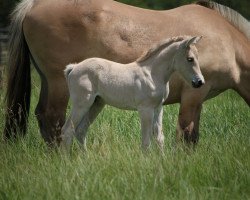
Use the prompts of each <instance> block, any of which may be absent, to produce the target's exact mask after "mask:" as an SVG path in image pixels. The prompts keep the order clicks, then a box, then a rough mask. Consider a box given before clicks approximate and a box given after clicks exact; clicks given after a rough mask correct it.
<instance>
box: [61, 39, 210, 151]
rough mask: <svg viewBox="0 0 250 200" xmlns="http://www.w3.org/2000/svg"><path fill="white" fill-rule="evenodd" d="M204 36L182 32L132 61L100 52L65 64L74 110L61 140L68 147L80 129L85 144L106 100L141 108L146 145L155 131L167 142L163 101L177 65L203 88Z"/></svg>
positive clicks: (161, 142)
mask: <svg viewBox="0 0 250 200" xmlns="http://www.w3.org/2000/svg"><path fill="white" fill-rule="evenodd" d="M200 39H201V37H190V36H179V37H174V38H171V39H167V40H164V41H162V42H161V43H159V44H157V45H156V46H154V47H152V48H151V49H149V50H148V51H147V52H146V53H145V54H144V55H143V56H141V57H140V58H139V59H137V60H136V61H135V62H133V63H129V64H120V63H116V62H112V61H109V60H105V59H101V58H90V59H86V60H84V61H82V62H80V63H78V64H70V65H68V66H67V67H66V69H65V76H66V79H67V83H68V87H69V92H70V98H71V101H72V110H71V114H70V116H69V118H68V119H67V121H66V122H65V124H64V126H63V128H62V145H63V147H64V148H67V149H69V147H70V146H71V143H72V138H73V135H74V134H75V136H76V138H77V139H78V141H79V142H80V143H82V144H84V142H85V137H86V133H87V129H88V127H89V125H90V124H91V123H92V122H93V121H94V119H95V118H96V116H97V114H98V113H99V112H100V111H101V109H102V108H103V107H104V105H105V104H109V105H111V106H115V107H117V108H120V109H126V110H137V111H138V112H139V116H140V120H141V134H142V148H143V149H147V148H148V147H149V145H150V138H151V136H152V135H153V134H154V135H155V136H156V139H157V142H158V144H159V145H160V147H161V148H162V147H163V143H164V135H163V133H162V115H163V108H162V104H163V102H164V101H165V100H166V98H167V97H168V94H169V83H168V82H169V78H170V76H171V74H172V73H173V72H174V71H177V72H179V74H180V75H181V76H182V77H183V78H184V79H185V80H186V81H187V82H188V83H190V85H192V86H193V87H194V88H198V87H200V86H202V85H203V84H204V82H205V81H204V78H203V76H202V74H201V71H200V67H199V63H198V52H197V49H196V47H195V46H194V45H192V44H196V43H197V42H198V41H199V40H200Z"/></svg>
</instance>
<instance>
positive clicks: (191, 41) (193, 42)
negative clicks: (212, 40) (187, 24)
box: [185, 36, 202, 47]
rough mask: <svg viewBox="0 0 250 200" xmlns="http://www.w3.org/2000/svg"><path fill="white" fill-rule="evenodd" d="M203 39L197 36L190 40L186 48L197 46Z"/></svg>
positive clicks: (186, 43)
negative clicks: (192, 45)
mask: <svg viewBox="0 0 250 200" xmlns="http://www.w3.org/2000/svg"><path fill="white" fill-rule="evenodd" d="M201 38H202V36H195V37H192V38H190V39H188V40H187V41H186V42H185V46H186V47H189V46H190V45H191V44H197V43H198V42H199V41H200V39H201Z"/></svg>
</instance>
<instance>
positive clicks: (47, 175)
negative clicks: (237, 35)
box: [0, 78, 250, 200]
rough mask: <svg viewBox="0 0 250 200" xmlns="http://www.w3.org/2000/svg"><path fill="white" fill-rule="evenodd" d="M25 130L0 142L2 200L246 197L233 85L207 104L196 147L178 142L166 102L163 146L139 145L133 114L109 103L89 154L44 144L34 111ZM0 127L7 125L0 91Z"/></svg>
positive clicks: (244, 147) (249, 134)
mask: <svg viewBox="0 0 250 200" xmlns="http://www.w3.org/2000/svg"><path fill="white" fill-rule="evenodd" d="M38 95H39V83H38V81H37V78H35V79H33V95H32V111H31V116H30V121H29V128H28V133H27V136H26V137H24V138H20V139H19V140H18V141H17V142H15V143H1V144H0V158H1V161H0V199H11V200H12V199H22V200H23V199H65V200H66V199H108V200H110V199H129V200H130V199H143V200H145V199H170V200H171V199H220V200H221V199H250V124H249V120H250V109H249V107H248V106H247V105H246V104H245V102H243V100H242V99H241V98H240V97H239V96H238V95H236V94H235V93H234V92H232V91H228V92H225V93H224V94H223V95H220V96H218V97H216V98H214V99H212V100H210V101H207V102H206V103H205V104H204V107H203V111H202V116H201V125H200V132H201V137H200V141H199V144H198V146H197V148H196V150H195V151H192V152H186V151H184V150H182V149H179V148H176V146H175V126H176V123H177V121H176V120H177V114H178V107H179V105H172V106H166V107H165V108H164V132H165V137H166V140H165V143H166V144H165V148H164V154H161V153H160V152H159V151H158V149H157V147H156V146H155V145H153V146H152V148H151V149H150V151H149V152H148V153H147V154H144V153H142V152H141V149H140V124H139V119H138V115H137V113H136V112H128V111H121V110H117V109H114V108H111V107H106V108H105V109H104V111H103V112H102V113H101V114H100V116H98V119H97V120H96V121H95V123H94V124H93V125H92V126H91V127H90V130H89V134H88V138H87V147H88V151H87V152H82V151H81V149H80V148H79V147H78V145H77V144H76V143H75V144H74V146H73V149H72V152H71V154H70V156H63V155H61V154H60V153H58V152H56V151H51V150H49V149H48V148H47V147H46V145H45V144H44V142H43V140H42V138H41V136H40V133H39V128H38V125H37V121H36V119H35V116H34V114H33V111H34V109H35V106H36V103H37V98H38ZM1 102H2V103H1V106H0V109H1V113H2V115H1V116H0V128H1V130H3V126H4V116H3V113H4V103H3V95H2V93H1Z"/></svg>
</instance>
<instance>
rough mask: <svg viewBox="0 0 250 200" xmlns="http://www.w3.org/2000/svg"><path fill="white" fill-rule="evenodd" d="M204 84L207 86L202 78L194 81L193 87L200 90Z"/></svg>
mask: <svg viewBox="0 0 250 200" xmlns="http://www.w3.org/2000/svg"><path fill="white" fill-rule="evenodd" d="M204 84H205V82H204V81H203V80H202V79H200V78H194V79H193V80H192V86H193V87H194V88H199V87H201V86H202V85H204Z"/></svg>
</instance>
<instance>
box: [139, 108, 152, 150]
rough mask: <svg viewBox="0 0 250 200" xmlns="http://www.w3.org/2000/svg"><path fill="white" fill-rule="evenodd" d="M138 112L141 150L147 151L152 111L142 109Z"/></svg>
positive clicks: (150, 132) (150, 109)
mask: <svg viewBox="0 0 250 200" xmlns="http://www.w3.org/2000/svg"><path fill="white" fill-rule="evenodd" d="M138 112H139V115H140V119H141V135H142V149H143V150H147V149H148V147H149V145H150V139H151V136H152V133H153V121H154V109H153V108H148V107H142V108H139V109H138Z"/></svg>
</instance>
